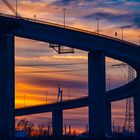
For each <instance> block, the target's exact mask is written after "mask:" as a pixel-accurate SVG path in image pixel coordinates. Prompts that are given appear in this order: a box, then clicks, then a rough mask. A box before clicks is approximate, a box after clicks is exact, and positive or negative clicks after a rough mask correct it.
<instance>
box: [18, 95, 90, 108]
mask: <svg viewBox="0 0 140 140" xmlns="http://www.w3.org/2000/svg"><path fill="white" fill-rule="evenodd" d="M85 98H88V96H84V97H80V98H76V99H67V100H63V101H62V102H51V103H48V104H47V103H46V104H38V105H29V106H25V107H17V108H16V109H24V108H30V107H39V106H40V107H41V106H45V105H46V106H47V105H53V104H62V103H66V102H72V101H76V100H82V99H85Z"/></svg>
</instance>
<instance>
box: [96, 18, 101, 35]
mask: <svg viewBox="0 0 140 140" xmlns="http://www.w3.org/2000/svg"><path fill="white" fill-rule="evenodd" d="M99 20H100V18H98V17H97V18H96V21H97V33H98V34H99Z"/></svg>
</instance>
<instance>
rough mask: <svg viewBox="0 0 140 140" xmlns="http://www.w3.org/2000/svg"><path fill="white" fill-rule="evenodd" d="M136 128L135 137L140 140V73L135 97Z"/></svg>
mask: <svg viewBox="0 0 140 140" xmlns="http://www.w3.org/2000/svg"><path fill="white" fill-rule="evenodd" d="M134 126H135V137H136V139H138V140H139V139H140V72H139V73H138V80H137V93H136V94H135V95H134Z"/></svg>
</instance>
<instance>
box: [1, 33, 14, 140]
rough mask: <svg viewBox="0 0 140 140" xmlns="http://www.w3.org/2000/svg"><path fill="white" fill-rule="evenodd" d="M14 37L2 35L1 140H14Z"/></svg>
mask: <svg viewBox="0 0 140 140" xmlns="http://www.w3.org/2000/svg"><path fill="white" fill-rule="evenodd" d="M14 78H15V75H14V36H13V35H7V34H3V35H0V138H1V139H9V140H10V139H14V135H15V134H14V132H15V118H14V117H15V115H14V106H15V101H14V100H15V98H14V92H15V88H14V82H15V79H14Z"/></svg>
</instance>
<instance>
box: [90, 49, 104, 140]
mask: <svg viewBox="0 0 140 140" xmlns="http://www.w3.org/2000/svg"><path fill="white" fill-rule="evenodd" d="M88 92H89V136H90V137H93V138H97V139H100V138H104V137H105V117H106V116H105V110H106V103H105V54H104V52H102V51H95V52H89V54H88Z"/></svg>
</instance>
